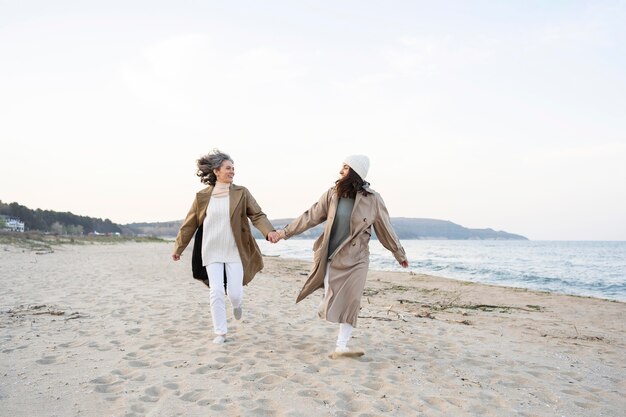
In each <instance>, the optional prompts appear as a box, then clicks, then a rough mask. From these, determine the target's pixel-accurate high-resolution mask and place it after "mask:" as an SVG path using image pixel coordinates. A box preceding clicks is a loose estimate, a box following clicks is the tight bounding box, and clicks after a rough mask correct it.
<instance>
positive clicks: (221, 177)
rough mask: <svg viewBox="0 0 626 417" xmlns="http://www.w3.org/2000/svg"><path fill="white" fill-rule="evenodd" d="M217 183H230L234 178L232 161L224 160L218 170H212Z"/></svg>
mask: <svg viewBox="0 0 626 417" xmlns="http://www.w3.org/2000/svg"><path fill="white" fill-rule="evenodd" d="M213 172H214V173H215V176H216V177H217V181H218V182H225V183H232V182H233V177H234V176H235V165H234V164H233V161H229V160H225V161H224V162H222V165H220V167H219V168H218V169H215V170H213Z"/></svg>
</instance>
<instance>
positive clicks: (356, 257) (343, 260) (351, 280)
mask: <svg viewBox="0 0 626 417" xmlns="http://www.w3.org/2000/svg"><path fill="white" fill-rule="evenodd" d="M368 191H369V192H371V194H368V195H367V196H364V195H362V193H357V196H356V199H355V202H354V208H353V209H352V216H351V218H350V236H349V237H348V239H346V240H345V241H344V242H343V243H342V244H341V245H340V246H339V247H338V248H337V249H336V251H335V254H334V256H333V257H332V260H331V261H330V264H329V266H330V267H329V272H328V279H329V285H328V287H329V288H328V291H327V294H326V297H325V299H324V304H323V308H322V314H323V316H324V317H325V318H326V320H328V321H331V322H333V323H350V324H352V325H353V326H356V322H357V316H358V315H359V310H360V307H361V297H362V295H363V289H364V288H365V280H366V278H367V271H368V267H369V241H370V237H371V235H372V226H374V231H375V232H376V236H377V237H378V240H379V241H380V243H381V244H382V245H383V246H384V247H385V248H386V249H388V250H390V251H391V253H393V256H394V257H395V258H396V260H397V261H398V262H403V261H406V260H407V258H406V254H405V252H404V248H403V247H402V245H401V244H400V240H399V239H398V236H397V235H396V233H395V232H394V230H393V227H392V226H391V222H390V220H389V213H388V212H387V208H386V207H385V203H384V202H383V199H382V198H381V197H380V195H379V194H378V193H377V192H375V191H373V190H371V189H368ZM338 201H339V200H338V198H337V194H336V192H335V187H332V188H330V189H329V190H328V191H327V192H326V193H324V195H322V196H321V198H320V199H319V201H318V202H317V203H315V204H313V206H311V208H310V209H308V210H307V211H305V212H304V213H303V214H302V215H301V216H300V217H298V218H297V219H295V220H294V221H292V222H291V223H290V224H289V225H287V226H286V227H285V236H286V238H289V237H291V236H294V235H297V234H300V233H302V232H304V231H305V230H307V229H310V228H311V227H314V226H316V225H318V224H320V223H322V222H323V221H325V220H326V225H325V227H324V233H323V234H322V235H321V236H320V237H319V238H318V239H317V240H316V241H315V243H314V244H313V251H314V254H313V267H312V270H311V274H310V276H309V278H308V280H307V281H306V282H305V284H304V287H302V290H301V291H300V294H299V295H298V298H297V300H296V303H298V302H300V301H301V300H303V299H304V298H306V297H307V296H308V295H310V294H311V293H313V292H314V291H316V290H317V289H319V288H323V287H324V276H325V274H326V267H327V264H328V245H329V241H330V231H331V230H332V226H333V221H334V218H335V212H336V211H337V204H338Z"/></svg>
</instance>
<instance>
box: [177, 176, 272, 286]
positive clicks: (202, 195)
mask: <svg viewBox="0 0 626 417" xmlns="http://www.w3.org/2000/svg"><path fill="white" fill-rule="evenodd" d="M213 188H214V187H213V186H212V185H210V186H208V187H207V188H205V189H203V190H201V191H200V192H198V193H197V194H196V198H195V199H194V200H193V204H192V205H191V209H189V213H187V217H186V218H185V220H184V221H183V225H182V226H181V228H180V230H179V231H178V236H176V242H175V247H174V253H176V254H177V255H180V254H182V253H183V251H184V250H185V248H186V247H187V245H188V244H189V242H190V241H191V238H192V237H193V236H194V234H195V233H196V230H197V229H198V227H199V226H201V225H202V223H203V222H204V218H205V217H206V209H207V207H208V205H209V200H210V199H211V194H212V193H213ZM229 198H230V225H231V227H232V229H233V235H234V236H235V243H236V244H237V249H238V250H239V257H240V258H241V263H242V264H243V284H244V285H248V283H249V282H250V281H252V279H253V278H254V275H256V273H257V272H259V271H260V270H261V269H263V257H262V256H261V251H260V250H259V246H258V245H257V244H256V240H254V237H253V236H252V232H251V231H250V224H249V222H248V219H250V220H251V221H252V224H253V225H254V227H256V228H257V229H259V230H260V231H261V233H263V236H265V237H266V238H267V235H268V233H269V232H271V231H273V230H275V229H274V227H273V226H272V223H270V221H269V220H268V219H267V216H266V215H265V213H263V211H262V210H261V207H259V205H258V204H257V202H256V200H255V199H254V197H252V194H250V191H248V189H247V188H245V187H241V186H238V185H235V184H232V185H231V187H230V193H229Z"/></svg>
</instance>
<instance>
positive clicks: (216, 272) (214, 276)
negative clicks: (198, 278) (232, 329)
mask: <svg viewBox="0 0 626 417" xmlns="http://www.w3.org/2000/svg"><path fill="white" fill-rule="evenodd" d="M224 266H226V277H227V284H226V286H227V289H228V298H229V299H230V303H231V304H232V305H233V308H236V307H241V302H242V300H243V265H242V264H241V262H229V263H221V262H215V263H211V264H209V265H207V266H206V272H207V274H208V275H209V285H210V286H211V290H210V294H209V299H210V301H211V318H212V319H213V330H214V332H215V334H220V335H223V334H226V333H228V326H227V325H226V297H225V292H224Z"/></svg>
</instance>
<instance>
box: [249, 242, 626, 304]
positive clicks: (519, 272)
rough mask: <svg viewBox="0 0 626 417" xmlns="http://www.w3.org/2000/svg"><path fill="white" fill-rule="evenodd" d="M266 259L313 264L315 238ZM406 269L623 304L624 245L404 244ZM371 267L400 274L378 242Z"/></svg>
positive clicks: (281, 247) (268, 247) (266, 247)
mask: <svg viewBox="0 0 626 417" xmlns="http://www.w3.org/2000/svg"><path fill="white" fill-rule="evenodd" d="M257 242H258V243H259V247H260V248H261V251H262V252H263V254H265V255H271V256H276V255H279V256H281V257H285V258H295V259H302V260H307V261H311V260H312V259H313V252H312V250H311V248H312V247H313V240H310V239H290V240H287V241H281V242H279V243H277V244H275V245H272V244H270V243H268V242H266V241H264V240H258V241H257ZM402 245H403V246H404V249H405V250H406V252H407V256H408V258H409V264H410V266H409V270H410V271H413V272H416V273H424V274H430V275H439V276H442V277H447V278H454V279H459V280H464V281H473V282H481V283H487V284H494V285H504V286H509V287H518V288H527V289H532V290H540V291H549V292H555V293H562V294H572V295H582V296H591V297H598V298H606V299H611V300H619V301H623V302H626V242H591V241H525V240H524V241H521V240H520V241H518V240H501V241H490V240H482V241H479V240H403V241H402ZM370 269H376V270H382V271H401V270H403V269H402V268H401V267H400V266H399V265H398V263H397V262H396V260H395V259H394V258H393V256H392V255H391V253H390V252H389V251H387V250H386V249H385V248H383V246H382V245H381V244H380V243H379V242H378V241H377V240H372V241H371V242H370Z"/></svg>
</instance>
